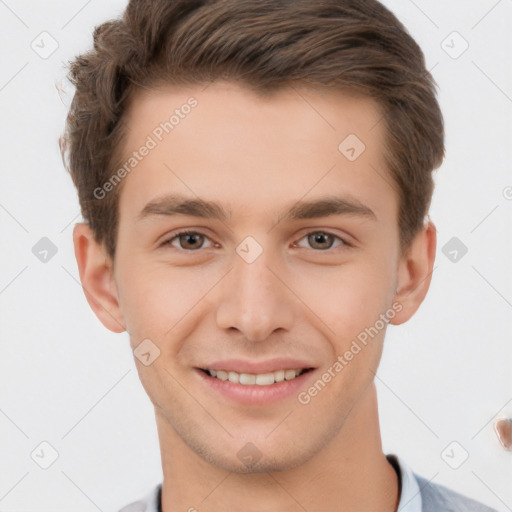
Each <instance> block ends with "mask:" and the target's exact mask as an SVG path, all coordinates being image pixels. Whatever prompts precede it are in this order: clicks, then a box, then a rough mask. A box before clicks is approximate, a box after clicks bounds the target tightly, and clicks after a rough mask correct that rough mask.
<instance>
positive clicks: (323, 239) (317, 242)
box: [300, 231, 350, 251]
mask: <svg viewBox="0 0 512 512" xmlns="http://www.w3.org/2000/svg"><path fill="white" fill-rule="evenodd" d="M306 238H307V241H308V245H309V247H310V248H312V249H315V250H317V251H326V250H329V249H332V248H333V246H334V243H335V242H336V241H337V240H338V241H339V242H340V243H338V245H337V246H336V247H334V248H338V247H344V246H345V247H350V244H349V243H347V242H345V240H343V239H342V238H340V237H339V236H337V235H333V234H332V233H327V232H325V231H314V232H312V233H308V234H307V235H305V236H304V237H302V238H301V240H304V239H306ZM300 247H303V246H300Z"/></svg>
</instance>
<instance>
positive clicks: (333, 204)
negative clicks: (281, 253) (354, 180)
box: [138, 194, 377, 222]
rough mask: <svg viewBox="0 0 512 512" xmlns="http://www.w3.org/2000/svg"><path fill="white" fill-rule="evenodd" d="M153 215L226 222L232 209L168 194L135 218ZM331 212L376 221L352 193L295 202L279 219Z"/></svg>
mask: <svg viewBox="0 0 512 512" xmlns="http://www.w3.org/2000/svg"><path fill="white" fill-rule="evenodd" d="M153 215H165V216H173V215H190V216H192V217H201V218H205V219H216V220H220V221H223V222H227V221H228V220H230V219H231V211H230V210H226V209H224V207H223V206H222V205H221V204H219V203H217V202H215V201H206V200H204V199H192V198H188V197H186V196H182V195H176V194H170V195H165V196H162V197H158V198H156V199H153V200H152V201H150V202H149V203H147V204H146V206H144V208H143V209H142V211H141V212H140V213H139V216H138V219H139V220H142V219H144V218H147V217H151V216H153ZM331 215H350V216H356V217H363V218H367V219H369V220H373V221H376V220H377V216H376V215H375V213H374V211H373V210H372V209H371V208H370V207H368V206H366V205H365V204H363V203H361V202H360V201H359V200H357V199H355V198H352V197H336V196H327V197H321V198H318V199H315V200H311V201H298V202H296V203H295V204H294V205H293V206H292V207H291V208H290V209H289V210H288V211H287V212H285V213H284V215H283V216H282V217H281V218H280V219H279V222H281V221H286V222H290V221H294V220H302V219H315V218H320V217H328V216H331Z"/></svg>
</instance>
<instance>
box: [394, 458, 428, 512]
mask: <svg viewBox="0 0 512 512" xmlns="http://www.w3.org/2000/svg"><path fill="white" fill-rule="evenodd" d="M387 458H388V460H389V461H390V463H391V464H392V465H393V466H395V469H398V470H399V471H400V481H401V487H402V490H401V492H400V501H399V502H398V508H397V512H421V511H422V507H423V503H422V500H421V489H420V486H419V484H418V481H417V480H416V477H415V476H414V473H413V472H412V469H411V468H410V467H409V466H408V465H407V464H406V463H405V462H404V461H403V460H402V459H400V458H399V457H397V456H396V455H388V456H387ZM393 462H394V463H393Z"/></svg>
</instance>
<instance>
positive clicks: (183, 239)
mask: <svg viewBox="0 0 512 512" xmlns="http://www.w3.org/2000/svg"><path fill="white" fill-rule="evenodd" d="M205 240H209V239H208V237H207V236H206V235H203V234H202V233H198V232H197V231H181V232H179V233H175V234H174V235H173V236H172V237H171V238H169V239H167V240H166V241H165V242H163V243H162V246H164V247H165V246H169V245H170V246H172V247H175V248H176V249H178V250H183V251H190V252H192V251H195V250H197V249H202V248H203V246H204V242H205ZM174 242H177V243H178V246H176V244H175V243H174Z"/></svg>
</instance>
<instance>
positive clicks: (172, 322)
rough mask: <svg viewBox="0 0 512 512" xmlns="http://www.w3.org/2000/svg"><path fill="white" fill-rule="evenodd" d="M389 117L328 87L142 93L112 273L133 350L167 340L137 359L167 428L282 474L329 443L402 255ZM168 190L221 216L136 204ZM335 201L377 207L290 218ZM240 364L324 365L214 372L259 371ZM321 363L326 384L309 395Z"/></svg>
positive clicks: (238, 463) (238, 466)
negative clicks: (268, 379)
mask: <svg viewBox="0 0 512 512" xmlns="http://www.w3.org/2000/svg"><path fill="white" fill-rule="evenodd" d="M191 96H192V97H194V98H195V100H197V104H196V105H195V106H194V107H192V108H190V109H189V108H185V109H181V110H180V113H181V115H180V116H178V117H180V119H179V122H177V123H176V124H175V126H174V127H173V129H172V131H171V130H169V133H165V131H164V132H163V133H162V130H158V129H157V131H156V132H155V129H156V128H157V127H158V126H159V125H160V123H162V122H165V121H168V120H169V117H170V116H171V115H172V114H173V112H174V111H175V109H180V108H181V107H182V105H185V104H187V100H188V99H189V98H190V97H191ZM184 112H188V113H187V114H184ZM379 120H381V114H380V112H379V111H378V110H377V108H376V106H375V104H374V103H373V101H372V100H370V99H362V98H356V97H352V96H347V95H344V94H341V93H333V92H330V93H325V92H321V91H320V90H305V89H291V88H290V89H287V90H285V91H283V92H279V93H277V94H274V95H273V96H271V97H268V98H265V99H264V98H261V97H259V96H257V95H255V94H254V93H252V92H250V91H249V90H248V89H245V88H241V87H239V86H237V85H235V84H230V83H225V82H224V83H221V82H216V83H214V84H211V85H210V86H209V87H207V88H206V89H205V88H204V87H197V88H192V89H191V88H187V89H185V88H183V89H178V88H174V89H173V88H168V89H166V90H161V91H159V92H156V91H149V92H148V91H146V92H145V93H144V94H140V95H138V96H136V97H135V101H134V103H133V105H132V108H131V110H130V111H129V116H128V117H127V123H128V127H129V130H128V135H127V139H126V145H125V150H126V156H127V158H128V157H129V156H130V155H131V153H132V151H134V150H138V149H139V148H140V147H141V146H142V145H144V144H146V143H147V141H148V136H151V138H152V139H153V141H154V142H155V143H156V147H152V148H151V149H150V151H149V152H148V155H147V156H145V157H144V158H143V159H142V160H141V161H140V162H138V164H137V165H136V167H135V168H134V169H133V170H132V171H131V172H130V173H129V175H128V176H127V177H126V178H125V180H124V182H123V184H122V187H123V189H122V193H121V196H120V210H119V211H120V222H119V233H118V241H117V252H116V260H115V270H114V278H115V285H116V286H115V287H116V289H117V294H118V295H117V296H118V300H119V306H120V310H121V312H122V316H123V319H124V322H125V326H126V328H127V329H128V331H129V333H130V339H131V345H132V348H133V349H135V348H136V347H137V346H138V345H139V344H140V343H141V342H142V341H143V340H147V339H149V340H151V343H152V344H154V345H155V346H156V347H158V349H159V351H160V354H159V357H157V359H156V360H155V361H154V362H153V363H152V364H150V365H148V366H146V365H144V364H142V363H141V362H140V361H139V360H138V359H136V364H137V368H138V371H139V375H140V378H141V381H142V383H143V386H144V388H145V390H146V392H147V393H148V395H149V397H150V399H151V401H152V402H153V404H154V405H155V407H156V412H157V421H158V423H159V425H158V426H159V431H160V434H161V435H165V436H166V437H167V439H176V440H177V439H179V440H181V441H183V442H184V443H186V445H188V446H189V447H190V448H192V449H193V451H194V452H195V453H196V454H200V456H201V457H202V458H203V459H205V460H207V461H209V462H212V463H214V464H216V465H218V466H221V467H224V468H227V469H230V470H232V471H239V472H240V471H244V470H245V469H244V468H245V466H244V459H243V455H244V453H245V452H248V454H249V455H252V461H253V465H252V466H251V468H252V470H261V471H263V470H267V469H270V468H272V469H286V468H290V467H294V466H296V465H298V464H300V463H301V462H304V461H306V460H308V459H309V458H311V457H312V456H313V455H314V454H315V453H318V452H319V450H321V449H322V448H323V447H324V446H325V445H326V444H327V443H328V441H330V440H332V439H333V438H335V437H336V436H338V435H339V434H340V433H341V432H342V427H343V425H344V424H345V421H346V419H347V418H349V417H350V415H351V414H355V412H354V411H357V410H358V404H360V402H362V401H363V397H364V396H365V394H366V393H367V391H368V389H369V388H370V384H371V383H372V381H373V377H374V375H373V372H375V371H376V369H377V366H378V362H379V359H380V355H381V350H382V344H383V340H384V335H385V327H384V328H382V324H383V322H382V318H383V316H381V315H383V314H384V315H386V314H387V313H386V312H389V310H390V308H391V307H392V304H393V297H394V295H395V291H396V286H397V266H398V262H399V257H400V255H399V233H398V221H397V213H398V197H397V194H396V191H395V190H394V188H393V187H392V186H391V183H392V180H391V178H390V177H389V175H388V173H387V171H386V170H385V167H384V160H383V144H384V129H385V123H384V122H379ZM174 121H176V119H174ZM155 134H159V135H160V138H161V139H162V140H161V141H160V140H158V137H157V136H156V135H155ZM351 134H354V135H356V136H357V137H358V138H359V139H360V141H362V142H363V143H364V145H365V146H366V149H365V150H364V152H363V153H361V154H360V155H359V156H358V153H359V152H360V150H361V147H362V146H358V145H355V143H354V141H355V140H356V139H355V138H354V137H353V136H352V137H351V138H349V139H348V140H347V142H346V143H345V145H344V146H342V151H340V149H339V146H340V143H342V142H343V141H344V140H345V139H346V138H347V137H348V136H349V135H351ZM149 145H150V146H152V145H153V144H151V143H150V144H149ZM351 148H354V151H352V150H351ZM347 156H349V157H350V158H347ZM354 157H357V158H355V160H354ZM352 160H353V161H352ZM167 195H175V196H179V199H180V200H186V199H191V200H198V199H200V200H204V201H211V202H215V203H218V205H219V206H220V207H222V209H224V210H225V211H226V212H227V217H225V218H213V217H201V216H198V215H197V213H196V214H195V215H192V214H175V215H168V214H165V212H164V210H165V205H164V206H162V204H160V205H159V206H158V207H156V206H152V207H147V208H146V211H145V214H143V213H142V212H143V210H144V209H145V207H146V205H148V204H149V203H151V202H155V201H156V202H159V201H165V196H167ZM333 198H340V199H345V200H346V201H350V202H353V203H357V204H359V205H360V206H364V207H366V208H368V209H370V210H371V211H372V212H373V215H372V214H370V213H368V212H367V213H366V214H364V213H343V212H339V213H337V214H334V215H327V213H326V211H324V212H320V216H314V215H313V216H312V215H309V217H310V218H307V217H308V216H306V218H300V217H301V216H300V215H298V216H297V215H296V216H295V217H293V218H291V219H290V218H285V216H286V213H287V212H288V211H289V210H290V209H291V208H295V211H297V206H298V205H299V204H301V203H302V202H315V201H320V200H323V199H333ZM182 211H183V210H182ZM167 213H169V212H167ZM317 214H318V209H317ZM180 230H187V231H189V232H191V233H192V234H191V235H188V236H187V235H183V236H181V237H179V236H176V234H177V233H178V232H179V231H180ZM379 319H381V321H380V322H378V320H379ZM376 325H377V328H376V327H375V326H376ZM365 329H371V330H370V331H368V330H366V331H365ZM375 331H378V332H377V333H376V334H375ZM363 332H366V344H364V343H363V342H362V341H360V340H362V339H364V338H365V337H364V335H362V334H361V333H363ZM368 332H371V333H372V335H371V336H370V335H369V334H368ZM358 336H359V338H358ZM354 341H355V342H356V343H357V346H358V347H359V350H357V348H355V345H354V344H353V342H354ZM145 343H146V344H147V343H148V342H147V341H146V342H145ZM147 347H152V345H151V344H149V345H147ZM151 350H153V349H151ZM151 350H150V352H151ZM347 351H349V352H350V351H351V352H352V354H353V357H350V356H349V358H347V357H345V356H344V355H345V354H346V353H347ZM151 353H152V354H153V353H154V352H151ZM338 356H341V357H342V360H343V361H344V364H342V363H341V362H339V361H340V360H339V359H338ZM276 359H281V360H283V359H290V360H292V359H293V360H295V361H294V362H292V361H278V362H277V363H276V364H275V365H273V364H272V363H273V362H275V361H273V360H276ZM228 360H231V361H228ZM234 360H237V361H234ZM336 361H338V362H339V364H340V365H341V366H342V368H341V369H340V366H339V365H336V364H335V363H336ZM242 363H255V364H257V363H264V364H265V363H269V365H270V366H269V368H265V366H264V364H263V366H261V367H259V369H261V370H262V371H254V372H252V373H256V374H260V373H269V372H268V371H264V370H268V369H270V368H275V367H276V366H277V367H280V368H279V369H282V370H288V369H294V368H312V370H310V371H308V372H306V373H304V374H303V375H302V376H299V377H297V380H296V381H294V380H285V381H283V382H280V383H279V382H278V383H274V384H271V385H268V386H263V385H258V384H254V385H252V386H247V387H244V385H243V384H240V383H238V384H237V383H233V382H229V381H228V382H225V381H221V380H219V379H217V378H214V377H211V376H207V375H206V373H205V372H204V371H203V370H204V369H208V368H212V367H213V368H217V369H224V370H236V369H239V370H240V373H251V372H249V371H247V367H245V368H244V367H243V366H242ZM223 366H225V368H221V367H223ZM277 369H278V368H276V370H277ZM329 369H330V370H329ZM325 372H328V373H329V375H330V377H331V378H330V379H329V378H328V377H325V376H324V380H323V382H324V384H325V385H324V386H323V387H322V386H321V385H317V392H316V393H315V391H314V390H313V391H311V388H312V386H314V385H315V382H317V381H318V380H319V379H322V375H323V374H325ZM263 380H265V379H263ZM325 381H328V382H325ZM249 382H250V381H249ZM308 397H309V398H308ZM247 443H252V445H248V444H247ZM253 445H254V446H253ZM244 447H245V448H244ZM242 448H243V449H244V450H245V452H244V451H242V452H241V453H238V452H239V450H240V449H242ZM259 453H261V454H262V456H261V459H259V460H257V459H258V457H259V455H258V454H259Z"/></svg>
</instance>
